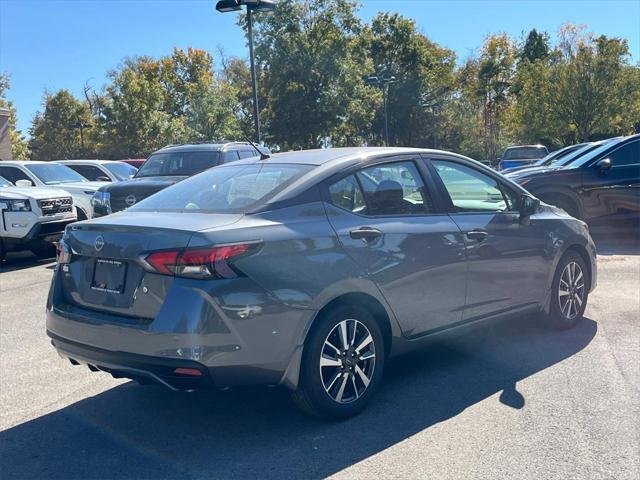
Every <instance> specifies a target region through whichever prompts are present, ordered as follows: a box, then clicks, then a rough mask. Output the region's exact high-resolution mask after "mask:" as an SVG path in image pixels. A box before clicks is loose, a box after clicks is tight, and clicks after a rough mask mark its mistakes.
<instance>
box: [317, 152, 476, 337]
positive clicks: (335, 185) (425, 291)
mask: <svg viewBox="0 0 640 480" xmlns="http://www.w3.org/2000/svg"><path fill="white" fill-rule="evenodd" d="M417 160H418V158H417V157H412V156H398V157H393V158H385V159H384V160H381V161H379V162H378V163H375V164H373V165H369V166H366V167H360V168H358V169H356V170H353V171H350V172H348V173H343V174H341V175H340V176H338V177H334V178H332V179H331V180H330V181H328V182H327V185H326V186H325V191H324V195H325V200H326V204H327V213H328V218H329V221H330V222H331V224H332V226H333V228H334V229H335V231H336V233H337V235H338V237H339V239H340V242H341V243H342V245H343V246H344V248H345V250H346V251H347V253H348V254H349V255H350V256H351V257H352V258H353V259H354V261H355V262H356V263H358V264H359V265H360V266H361V267H362V268H363V269H364V270H365V271H366V272H367V274H368V275H369V277H370V278H371V279H372V280H373V281H374V282H375V283H376V284H377V285H378V287H379V289H380V291H381V292H382V294H383V295H384V297H385V298H386V300H387V302H388V303H389V305H390V306H391V308H392V309H393V311H394V313H395V315H396V317H397V319H398V322H399V323H400V326H401V328H402V330H403V333H404V334H405V335H406V336H407V337H417V336H420V335H423V334H425V333H427V332H429V331H433V330H436V329H439V328H444V327H447V326H450V325H452V324H455V323H457V322H459V321H460V320H461V319H462V310H463V308H464V299H465V289H466V264H465V259H464V239H463V238H462V235H461V233H460V230H459V229H458V227H457V226H456V225H455V223H454V222H453V221H452V220H451V218H450V217H449V216H448V215H446V214H445V213H442V212H440V211H439V207H438V206H437V205H436V204H434V202H433V201H432V196H431V192H430V190H431V189H432V188H433V187H432V184H431V181H430V180H429V179H428V178H425V177H423V175H422V172H424V170H421V167H420V165H419V164H418V161H417ZM425 180H426V181H425Z"/></svg>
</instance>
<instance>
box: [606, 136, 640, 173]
mask: <svg viewBox="0 0 640 480" xmlns="http://www.w3.org/2000/svg"><path fill="white" fill-rule="evenodd" d="M610 158H611V163H612V164H613V166H614V167H624V166H625V165H637V164H640V142H631V143H629V144H627V145H625V146H624V147H621V148H619V149H618V150H616V151H615V152H613V153H612V154H611V157H610Z"/></svg>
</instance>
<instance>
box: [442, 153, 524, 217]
mask: <svg viewBox="0 0 640 480" xmlns="http://www.w3.org/2000/svg"><path fill="white" fill-rule="evenodd" d="M431 163H432V164H433V166H434V167H435V169H436V171H437V172H438V175H439V176H440V179H441V180H442V183H443V184H444V186H445V188H446V190H447V192H448V193H449V197H451V202H452V203H453V206H454V208H455V211H456V212H506V211H510V210H516V208H517V197H516V196H515V195H514V194H513V193H511V192H510V191H508V190H506V189H503V188H502V187H501V186H500V184H499V183H498V182H497V181H496V180H494V179H493V178H491V177H490V176H488V175H485V174H484V173H481V172H478V171H477V170H475V169H473V168H470V167H467V166H466V165H461V164H458V163H455V162H448V161H446V160H433V161H432V162H431Z"/></svg>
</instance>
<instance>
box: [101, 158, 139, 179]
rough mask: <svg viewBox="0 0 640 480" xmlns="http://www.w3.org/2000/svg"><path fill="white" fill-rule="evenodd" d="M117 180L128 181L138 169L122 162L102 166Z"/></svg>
mask: <svg viewBox="0 0 640 480" xmlns="http://www.w3.org/2000/svg"><path fill="white" fill-rule="evenodd" d="M103 167H105V168H106V169H107V170H109V171H110V172H111V173H112V174H113V175H114V176H115V177H116V178H117V179H118V180H128V179H129V178H130V177H132V176H133V175H135V174H136V172H137V171H138V169H137V168H136V167H132V166H131V165H128V164H126V163H123V162H113V163H105V164H103Z"/></svg>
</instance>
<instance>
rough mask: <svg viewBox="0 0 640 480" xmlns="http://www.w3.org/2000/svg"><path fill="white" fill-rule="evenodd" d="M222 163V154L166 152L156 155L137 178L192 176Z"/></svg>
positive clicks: (143, 166)
mask: <svg viewBox="0 0 640 480" xmlns="http://www.w3.org/2000/svg"><path fill="white" fill-rule="evenodd" d="M219 163H220V152H216V151H200V152H164V153H154V154H153V155H151V156H150V157H149V159H148V160H147V161H146V162H145V163H144V165H142V167H140V170H138V173H137V174H136V178H139V177H160V176H172V175H178V176H191V175H195V174H196V173H200V172H203V171H204V170H207V169H209V168H211V167H215V166H216V165H218V164H219Z"/></svg>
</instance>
